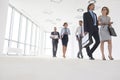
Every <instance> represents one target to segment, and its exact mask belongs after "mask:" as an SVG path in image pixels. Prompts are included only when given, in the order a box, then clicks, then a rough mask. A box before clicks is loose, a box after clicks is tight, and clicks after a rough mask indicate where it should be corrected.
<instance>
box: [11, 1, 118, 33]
mask: <svg viewBox="0 0 120 80" xmlns="http://www.w3.org/2000/svg"><path fill="white" fill-rule="evenodd" d="M56 1H58V2H54V0H9V2H10V4H12V5H13V6H15V7H16V8H17V9H18V10H20V11H21V12H23V13H24V14H25V15H27V16H28V17H30V18H31V19H32V20H33V21H35V22H36V23H37V24H38V25H40V26H42V28H43V29H44V30H46V31H49V30H50V29H52V28H53V27H54V26H57V27H62V24H63V22H68V24H69V25H70V26H77V25H78V21H79V20H80V19H82V15H83V13H84V12H85V11H86V9H87V5H88V4H89V3H88V2H89V0H56ZM59 1H60V2H59ZM111 1H112V2H111ZM118 2H120V1H119V0H118ZM118 2H115V1H114V0H96V3H95V5H96V8H95V12H96V13H97V14H100V10H101V8H102V7H103V6H108V7H111V5H112V3H115V4H117V3H118ZM119 4H120V3H119ZM81 9H82V10H81Z"/></svg>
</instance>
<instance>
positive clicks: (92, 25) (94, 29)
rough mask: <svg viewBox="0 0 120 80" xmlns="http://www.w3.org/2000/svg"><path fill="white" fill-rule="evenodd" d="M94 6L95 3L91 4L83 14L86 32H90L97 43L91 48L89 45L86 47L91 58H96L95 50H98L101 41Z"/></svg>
mask: <svg viewBox="0 0 120 80" xmlns="http://www.w3.org/2000/svg"><path fill="white" fill-rule="evenodd" d="M94 8H95V5H94V3H91V4H89V5H88V8H87V9H88V11H87V12H85V13H84V14H83V22H84V32H85V34H86V33H89V35H90V37H93V38H94V39H95V44H94V45H93V47H92V48H91V49H90V47H89V46H88V47H87V48H86V51H87V54H88V56H89V59H90V60H94V58H93V52H94V51H95V50H96V48H97V47H98V45H99V43H100V40H99V34H98V21H97V16H96V14H95V13H94V12H93V10H94Z"/></svg>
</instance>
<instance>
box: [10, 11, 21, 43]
mask: <svg viewBox="0 0 120 80" xmlns="http://www.w3.org/2000/svg"><path fill="white" fill-rule="evenodd" d="M19 22H20V14H19V13H18V12H17V11H15V10H14V18H13V26H12V40H15V41H18V30H19V24H20V23H19Z"/></svg>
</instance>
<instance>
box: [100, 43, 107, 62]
mask: <svg viewBox="0 0 120 80" xmlns="http://www.w3.org/2000/svg"><path fill="white" fill-rule="evenodd" d="M100 50H101V53H102V59H103V60H106V59H105V55H104V41H101V43H100Z"/></svg>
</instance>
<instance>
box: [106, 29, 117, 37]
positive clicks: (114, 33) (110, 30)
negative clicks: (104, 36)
mask: <svg viewBox="0 0 120 80" xmlns="http://www.w3.org/2000/svg"><path fill="white" fill-rule="evenodd" d="M108 31H109V33H110V35H111V36H117V34H116V32H115V30H114V28H113V27H108Z"/></svg>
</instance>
